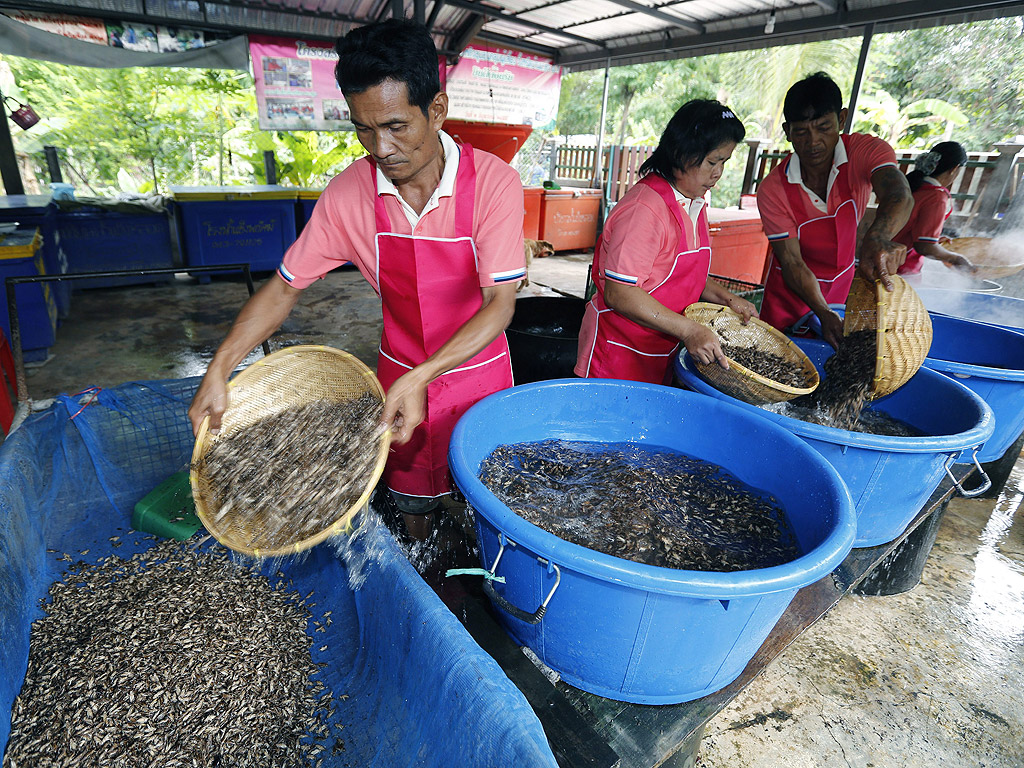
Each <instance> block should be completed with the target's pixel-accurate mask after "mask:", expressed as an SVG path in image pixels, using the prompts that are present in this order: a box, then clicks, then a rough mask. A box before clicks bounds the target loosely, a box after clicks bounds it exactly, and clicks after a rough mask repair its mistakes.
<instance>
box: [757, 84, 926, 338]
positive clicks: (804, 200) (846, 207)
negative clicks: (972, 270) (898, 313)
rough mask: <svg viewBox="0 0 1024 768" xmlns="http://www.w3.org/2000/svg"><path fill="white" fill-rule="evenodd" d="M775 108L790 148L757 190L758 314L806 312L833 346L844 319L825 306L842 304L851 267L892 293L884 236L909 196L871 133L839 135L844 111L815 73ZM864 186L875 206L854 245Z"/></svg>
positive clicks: (892, 264)
mask: <svg viewBox="0 0 1024 768" xmlns="http://www.w3.org/2000/svg"><path fill="white" fill-rule="evenodd" d="M783 114H784V116H785V118H786V122H784V123H783V124H782V128H783V130H784V131H785V133H786V137H787V138H788V139H789V140H790V142H791V143H792V145H793V152H792V153H791V154H790V155H789V157H788V158H786V159H785V160H784V161H783V162H782V163H780V164H779V165H778V166H777V167H776V168H774V169H773V170H772V172H771V173H770V174H768V176H767V177H766V178H765V179H764V181H763V182H762V183H761V185H760V186H759V187H758V190H757V207H758V210H759V211H760V213H761V220H762V222H763V224H764V229H765V234H766V235H767V236H768V240H769V242H770V243H771V247H772V254H773V259H772V263H771V266H770V268H769V271H768V279H767V282H766V284H765V290H764V299H763V300H762V303H761V319H762V320H764V321H766V322H768V323H771V324H772V325H774V326H775V327H776V328H778V329H780V330H787V329H789V328H790V326H792V325H793V323H795V322H796V321H797V320H799V319H800V318H801V317H803V316H804V315H806V314H807V313H808V312H814V314H815V315H817V316H818V318H819V320H820V321H821V327H822V335H823V336H824V338H825V340H826V341H828V342H829V343H830V344H832V346H833V347H835V346H837V345H838V344H839V340H840V339H841V338H842V335H843V321H842V319H840V317H839V315H838V314H836V313H835V312H834V311H832V310H831V309H830V308H829V304H830V303H838V304H842V303H845V302H846V297H847V295H848V293H849V290H850V285H851V284H852V282H853V276H854V269H855V266H856V268H857V270H858V271H859V273H860V274H861V275H863V276H864V277H865V278H867V279H868V280H872V281H874V280H881V281H883V283H884V284H885V287H886V288H887V289H888V290H892V282H891V280H890V279H889V276H890V275H894V274H896V271H897V270H898V269H899V266H900V265H901V264H902V263H903V258H904V255H905V254H906V247H905V246H903V245H900V244H898V243H895V242H893V240H892V238H893V236H894V235H895V234H896V233H897V232H899V231H900V229H901V228H902V227H903V225H904V224H905V223H906V222H907V219H908V218H909V216H910V211H911V209H912V208H913V197H912V195H911V193H910V186H909V185H908V183H907V179H906V177H905V176H904V175H903V174H902V173H901V172H900V171H899V168H898V167H897V165H896V154H895V152H893V150H892V147H890V146H889V145H888V144H886V143H885V142H884V141H882V140H881V139H878V138H875V137H874V136H868V135H866V134H857V133H854V134H848V135H845V136H844V135H843V134H842V130H843V126H844V125H845V123H846V119H847V110H846V109H844V108H843V99H842V93H840V91H839V86H837V85H836V84H835V82H833V80H832V79H831V78H830V77H829V76H828V75H826V74H825V73H824V72H818V73H816V74H813V75H811V76H809V77H807V78H804V79H803V80H801V81H800V82H798V83H796V84H795V85H794V86H793V87H792V88H790V89H789V92H788V93H787V94H786V100H785V103H784V105H783ZM872 192H874V194H875V198H876V200H877V201H878V210H877V213H876V215H875V220H874V222H873V223H872V224H871V226H870V228H869V229H868V230H867V232H866V233H865V235H864V238H863V240H862V241H861V244H860V248H859V249H858V247H857V225H858V224H859V223H860V220H861V219H862V218H863V216H864V212H865V210H866V209H867V203H868V200H869V199H870V197H871V193H872ZM858 259H859V265H858Z"/></svg>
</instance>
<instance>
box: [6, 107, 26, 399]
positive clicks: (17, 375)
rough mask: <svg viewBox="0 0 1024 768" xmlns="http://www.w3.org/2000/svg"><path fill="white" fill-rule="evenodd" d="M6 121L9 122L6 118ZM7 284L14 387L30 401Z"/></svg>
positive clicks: (15, 308) (13, 299)
mask: <svg viewBox="0 0 1024 768" xmlns="http://www.w3.org/2000/svg"><path fill="white" fill-rule="evenodd" d="M4 122H7V121H6V120H4ZM5 282H6V284H7V286H6V287H7V320H8V323H9V324H10V326H11V353H12V354H13V355H14V388H15V389H16V390H17V391H18V392H17V393H18V402H19V403H27V402H28V381H27V380H26V377H25V356H24V355H23V354H22V352H21V324H20V322H19V320H18V299H17V297H16V296H15V295H14V287H15V286H14V283H12V282H11V278H9V277H8V278H7V280H6V281H5Z"/></svg>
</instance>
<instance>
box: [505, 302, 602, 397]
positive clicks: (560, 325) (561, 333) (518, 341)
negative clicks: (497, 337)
mask: <svg viewBox="0 0 1024 768" xmlns="http://www.w3.org/2000/svg"><path fill="white" fill-rule="evenodd" d="M586 305H587V303H586V301H584V300H583V299H577V298H568V297H561V296H531V297H528V298H524V299H518V300H517V301H516V311H515V314H514V315H513V316H512V322H511V323H510V324H509V327H508V329H507V330H506V331H505V335H506V336H507V337H508V347H509V352H510V354H511V355H512V374H513V375H514V376H515V382H516V384H529V383H530V382H531V381H547V380H548V379H564V378H570V377H572V376H573V375H574V374H573V370H572V369H573V366H575V365H576V346H577V343H578V339H579V333H580V324H581V323H582V322H583V311H584V309H585V308H586Z"/></svg>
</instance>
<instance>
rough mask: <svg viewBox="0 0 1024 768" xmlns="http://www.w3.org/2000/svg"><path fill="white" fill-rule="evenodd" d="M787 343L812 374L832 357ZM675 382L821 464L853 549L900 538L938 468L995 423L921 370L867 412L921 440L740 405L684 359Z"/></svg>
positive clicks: (948, 384)
mask: <svg viewBox="0 0 1024 768" xmlns="http://www.w3.org/2000/svg"><path fill="white" fill-rule="evenodd" d="M794 342H795V343H796V344H797V345H798V346H799V347H800V348H801V349H802V350H803V351H804V352H806V353H807V356H808V357H810V359H811V361H812V362H813V363H814V364H815V366H817V368H818V370H819V372H820V371H821V369H822V365H823V364H824V362H825V360H827V359H828V358H829V357H830V356H831V355H832V347H830V346H829V345H828V344H826V343H825V342H823V341H817V340H813V339H794ZM676 375H677V376H678V377H679V379H680V381H681V382H682V383H683V384H684V385H685V386H686V387H687V388H689V389H692V390H694V391H696V392H700V393H702V394H705V395H710V396H711V397H714V398H717V399H720V400H725V401H727V402H730V403H734V404H736V405H738V406H739V407H742V408H745V409H746V410H748V411H749V412H751V413H756V414H758V415H759V416H761V417H762V418H764V419H767V420H769V421H772V422H774V423H775V424H778V425H779V426H782V427H784V428H785V429H787V430H789V431H790V432H792V433H793V434H795V435H798V436H799V437H801V438H802V439H803V440H804V441H806V442H807V443H808V444H809V445H811V446H813V447H814V448H815V449H816V450H817V451H818V452H819V453H821V455H823V456H824V457H825V458H826V459H828V461H829V462H830V463H831V464H832V465H833V466H834V467H835V468H836V469H837V470H838V472H839V475H840V476H841V477H842V478H843V481H844V482H845V483H846V485H847V487H848V488H849V489H850V494H851V495H852V496H853V501H854V504H855V505H856V507H857V539H856V541H855V542H854V546H855V547H873V546H877V545H879V544H885V543H887V542H890V541H892V540H893V539H895V538H897V537H898V536H899V535H900V534H901V533H903V531H904V530H905V529H906V527H907V525H909V523H910V521H911V520H913V518H914V516H915V515H916V514H917V513H918V511H920V509H921V508H922V507H923V506H924V503H925V501H927V500H928V497H929V496H931V495H932V492H933V491H934V490H935V489H936V488H937V487H938V485H939V482H940V481H941V480H942V478H943V477H944V476H945V475H946V468H947V467H948V466H950V465H952V463H953V462H954V461H955V460H956V459H957V458H958V457H959V456H960V454H961V452H963V451H971V450H973V449H974V448H976V447H978V446H980V445H981V444H982V443H984V442H985V441H986V440H987V439H988V438H989V437H990V436H991V435H992V430H993V427H994V421H995V420H994V419H993V417H992V410H991V409H990V408H989V407H988V405H986V403H985V401H984V400H982V399H981V398H980V397H978V396H977V395H976V394H974V393H973V392H971V390H969V389H968V388H967V387H965V386H963V385H962V384H959V383H958V382H956V381H953V380H952V379H950V378H948V377H946V376H943V375H942V374H939V373H936V372H935V371H931V370H928V369H927V368H922V369H921V370H919V371H918V372H917V373H916V374H915V375H914V376H913V378H911V379H910V381H908V382H907V383H906V384H904V385H903V386H902V387H900V388H899V389H898V390H896V391H895V392H893V393H892V394H891V395H887V396H886V397H883V398H879V399H878V400H875V401H874V402H872V404H871V406H870V407H871V408H872V409H874V410H879V411H883V412H885V413H887V414H889V415H890V416H893V417H895V418H897V419H900V420H901V421H904V422H906V423H907V424H909V425H911V426H912V427H915V428H916V429H918V430H919V431H921V432H923V433H924V434H925V435H927V436H926V437H888V436H885V435H871V434H865V433H861V432H851V431H848V430H845V429H836V428H834V427H826V426H822V425H820V424H812V423H809V422H806V421H800V420H799V419H794V418H791V417H789V416H783V415H782V414H778V413H773V412H771V411H766V410H764V409H762V408H758V407H757V406H754V405H748V404H747V403H743V402H741V401H739V400H736V399H735V398H732V397H730V396H729V395H726V394H724V393H722V392H719V391H718V390H717V389H715V388H714V387H712V386H711V385H710V384H708V383H707V382H706V381H704V380H703V379H702V378H701V377H700V375H699V374H698V373H697V371H696V368H695V367H694V366H693V364H692V362H691V361H690V359H689V356H688V354H686V353H683V354H682V355H680V356H679V358H678V359H677V360H676ZM969 456H970V454H968V460H969Z"/></svg>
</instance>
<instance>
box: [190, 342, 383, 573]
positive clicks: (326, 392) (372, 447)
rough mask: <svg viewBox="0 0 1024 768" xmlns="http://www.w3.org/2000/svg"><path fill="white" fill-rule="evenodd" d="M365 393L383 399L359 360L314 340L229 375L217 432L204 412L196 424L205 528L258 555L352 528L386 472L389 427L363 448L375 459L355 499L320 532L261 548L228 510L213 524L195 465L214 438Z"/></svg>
mask: <svg viewBox="0 0 1024 768" xmlns="http://www.w3.org/2000/svg"><path fill="white" fill-rule="evenodd" d="M368 392H369V393H372V394H374V395H375V396H376V397H377V398H379V399H380V400H381V401H383V400H384V390H383V388H382V387H381V385H380V382H379V381H377V377H376V376H374V374H373V371H371V370H370V369H369V368H367V367H366V365H364V364H363V363H362V361H360V360H359V359H358V358H356V357H353V356H352V355H350V354H349V353H347V352H343V351H341V350H339V349H333V348H331V347H323V346H315V345H300V346H294V347H288V348H286V349H281V350H278V351H277V352H274V353H273V354H271V355H269V356H267V357H265V358H263V359H261V360H258V361H256V362H255V363H253V364H252V365H250V366H249V367H248V368H246V369H245V370H244V371H242V372H241V373H240V374H238V375H237V376H236V377H235V378H234V379H232V380H231V382H230V383H229V384H228V407H227V409H226V410H225V411H224V415H223V418H222V419H221V428H220V434H219V435H214V434H212V433H210V432H209V431H208V426H209V417H207V418H206V419H204V420H203V423H202V425H201V426H200V429H199V434H198V436H197V437H196V444H195V448H194V449H193V451H192V471H191V480H192V495H193V497H194V498H195V502H196V514H197V515H198V516H199V519H200V521H202V523H203V526H204V527H205V528H206V530H207V531H209V532H210V533H211V534H212V535H213V536H214V538H216V539H217V540H218V541H219V542H220V543H221V544H223V545H224V546H226V547H229V548H230V549H233V550H235V551H237V552H243V553H245V554H249V555H254V556H256V557H277V556H282V555H291V554H295V553H297V552H301V551H303V550H305V549H309V548H310V547H312V546H314V545H316V544H319V543H320V542H321V541H324V540H325V539H327V538H328V537H330V536H333V535H335V534H337V533H342V532H344V531H346V530H350V529H351V521H352V518H353V516H354V515H355V514H356V513H357V512H358V511H359V510H360V509H362V507H363V506H364V505H365V504H366V502H367V501H368V500H369V498H370V494H371V493H372V492H373V489H374V486H375V485H376V484H377V481H378V480H379V479H380V476H381V473H382V472H383V471H384V463H385V461H386V460H387V456H388V448H389V446H390V443H391V435H390V431H386V432H384V434H382V435H381V436H380V438H379V439H377V441H376V442H375V443H370V444H367V446H366V451H373V452H374V453H376V457H377V458H376V463H375V464H374V469H373V472H372V474H371V476H369V477H367V478H366V483H365V487H364V488H363V492H362V495H361V496H360V497H359V499H358V500H357V501H356V502H355V503H354V504H352V505H351V506H350V507H349V508H348V509H341V510H338V515H337V517H336V518H335V519H334V520H332V521H330V522H329V523H328V524H327V525H326V527H324V528H323V529H322V530H320V531H319V532H317V533H315V534H313V535H311V536H308V537H307V538H304V539H302V540H301V541H294V542H290V543H289V544H288V545H287V546H284V547H281V546H277V547H263V546H260V542H259V541H258V540H257V541H255V542H253V535H252V531H251V530H249V529H246V528H244V527H243V526H240V525H232V523H237V520H234V521H233V520H232V519H231V517H230V515H228V516H226V517H225V518H224V519H223V520H221V522H220V524H218V523H216V522H215V521H214V519H213V518H214V515H213V511H214V510H216V509H217V508H218V505H217V504H216V503H215V501H214V499H213V498H212V495H213V494H212V492H211V488H210V486H209V483H208V482H207V481H206V479H205V478H204V477H203V475H202V472H201V471H198V470H197V469H196V467H201V466H202V463H201V460H202V458H203V457H204V456H205V455H206V452H207V451H208V450H209V449H210V447H211V446H212V445H213V443H214V441H216V440H218V439H220V438H222V437H227V436H229V435H231V434H233V433H235V432H237V431H239V430H241V429H244V428H246V427H248V426H250V425H252V424H254V423H255V422H257V421H259V420H260V419H263V418H266V417H268V416H272V415H274V414H277V413H281V412H282V411H285V410H288V409H290V408H297V407H299V406H302V405H305V404H306V403H310V402H313V401H316V400H329V401H332V402H344V401H347V400H351V399H354V398H357V397H359V396H360V395H363V394H365V393H368ZM342 471H344V470H343V468H340V467H339V473H340V472H342ZM256 512H257V513H258V512H259V510H256ZM229 529H230V530H229Z"/></svg>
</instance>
